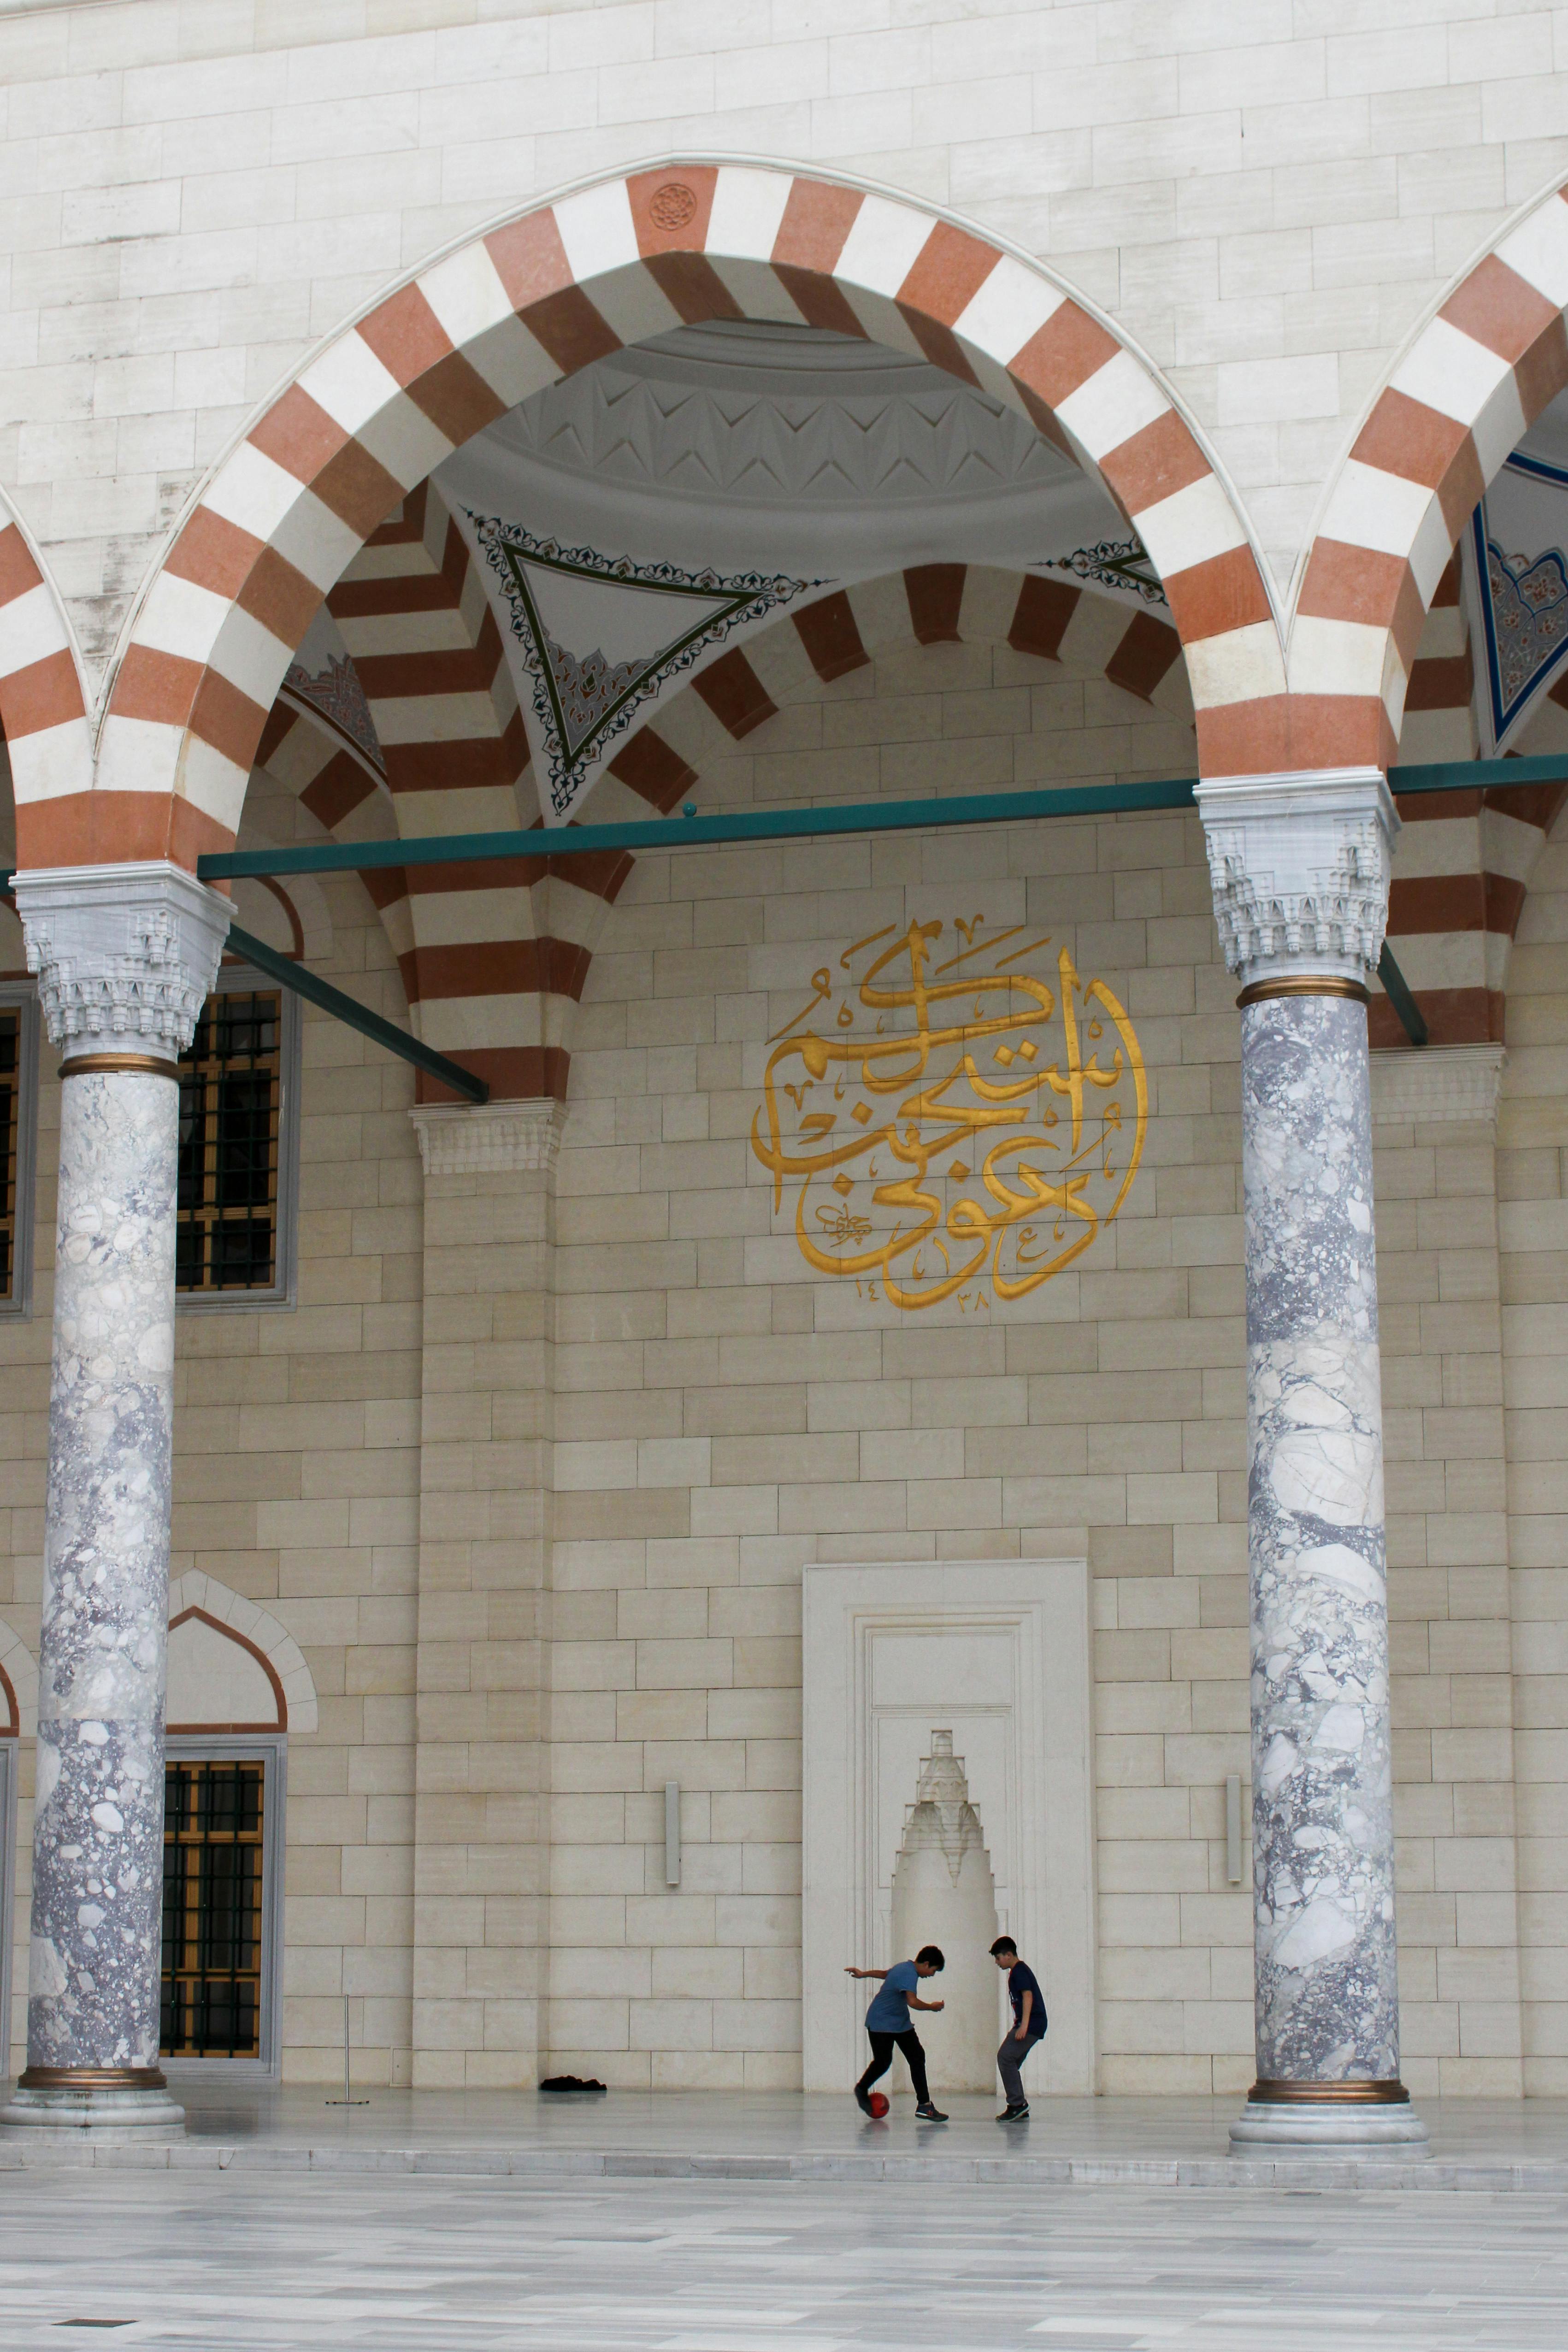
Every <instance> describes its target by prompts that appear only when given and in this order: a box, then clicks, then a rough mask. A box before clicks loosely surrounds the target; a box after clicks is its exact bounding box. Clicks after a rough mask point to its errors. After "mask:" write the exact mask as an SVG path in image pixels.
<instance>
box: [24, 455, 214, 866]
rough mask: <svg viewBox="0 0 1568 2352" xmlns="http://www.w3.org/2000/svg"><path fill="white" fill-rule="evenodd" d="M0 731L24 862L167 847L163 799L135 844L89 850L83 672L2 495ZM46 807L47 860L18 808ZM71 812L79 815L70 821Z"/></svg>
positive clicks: (166, 850)
mask: <svg viewBox="0 0 1568 2352" xmlns="http://www.w3.org/2000/svg"><path fill="white" fill-rule="evenodd" d="M0 730H4V733H5V749H6V751H7V754H8V755H9V758H10V762H11V782H12V788H13V791H14V793H15V794H16V803H17V843H18V852H19V855H20V856H21V858H22V860H23V862H24V863H32V864H36V865H43V864H45V863H46V862H52V863H54V864H57V865H62V866H63V865H68V864H71V863H74V862H76V861H78V860H86V861H90V860H91V859H92V858H93V857H94V856H95V855H96V856H103V855H106V854H107V855H109V856H115V855H121V854H123V855H125V856H169V855H171V854H172V847H171V844H170V841H169V839H168V837H167V835H163V834H160V832H159V831H158V827H159V825H160V824H163V825H169V824H174V823H175V822H176V821H177V820H176V819H175V818H174V812H173V811H172V809H170V808H169V807H168V806H167V805H165V807H164V808H163V811H162V812H161V813H160V814H158V815H155V816H154V818H153V832H152V833H151V834H149V835H145V836H142V845H139V846H138V847H137V848H135V849H132V850H128V851H125V852H123V853H120V852H116V851H110V852H107V853H105V852H102V851H97V850H96V849H95V844H94V840H93V830H94V828H93V825H92V823H91V821H90V818H89V813H88V811H87V810H86V809H85V808H83V809H81V810H80V811H79V814H78V813H77V808H76V804H77V803H78V802H79V800H80V799H82V797H83V796H84V795H85V792H86V788H87V786H88V785H89V784H90V782H91V779H92V743H91V738H90V734H89V728H88V719H87V704H86V701H85V699H84V698H83V695H82V687H81V672H80V670H79V668H78V667H77V657H76V651H75V648H74V646H72V644H71V637H70V631H69V629H68V626H67V625H66V617H65V614H64V611H63V609H62V607H61V604H60V600H59V597H58V594H57V593H56V591H55V587H54V583H52V582H51V581H50V580H49V579H48V578H47V575H46V573H45V572H44V568H43V565H42V564H41V562H39V560H38V557H37V553H36V552H35V551H34V549H33V546H32V544H31V542H30V541H29V540H28V539H27V537H26V533H25V532H24V531H23V530H22V528H21V526H20V524H19V523H17V522H16V520H15V519H14V518H12V517H11V515H10V510H9V507H8V505H7V504H6V502H5V499H4V494H3V493H0ZM24 806H26V807H27V808H28V809H38V810H45V809H47V810H48V812H49V815H48V818H47V821H46V822H45V826H44V830H45V831H46V833H47V849H48V859H47V861H46V859H45V858H44V857H43V856H32V854H31V852H32V849H33V845H34V841H35V837H36V835H37V832H38V820H37V819H36V818H24V817H23V816H22V814H21V810H22V808H23V807H24ZM68 810H70V811H71V812H72V814H73V815H75V816H76V822H74V823H73V821H72V815H68V814H67V811H68Z"/></svg>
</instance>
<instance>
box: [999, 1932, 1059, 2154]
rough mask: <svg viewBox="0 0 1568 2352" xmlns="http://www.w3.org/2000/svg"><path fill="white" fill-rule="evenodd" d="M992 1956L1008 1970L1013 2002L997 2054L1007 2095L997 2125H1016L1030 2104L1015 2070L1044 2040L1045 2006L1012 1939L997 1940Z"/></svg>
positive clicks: (1019, 2075) (1026, 2113)
mask: <svg viewBox="0 0 1568 2352" xmlns="http://www.w3.org/2000/svg"><path fill="white" fill-rule="evenodd" d="M991 1957H992V1958H993V1959H994V1961H995V1963H996V1965H997V1967H998V1968H999V1969H1006V1971H1007V1990H1008V1993H1009V1994H1010V1996H1011V1998H1012V2002H1013V2022H1012V2024H1011V2025H1010V2026H1009V2027H1008V2029H1007V2031H1006V2032H1005V2034H1004V2035H1003V2036H1002V2047H1001V2049H1000V2050H998V2052H997V2053H996V2070H997V2072H998V2074H1000V2075H1001V2077H1002V2088H1003V2089H1004V2091H1005V2093H1006V2095H1007V2104H1006V2105H1005V2107H1004V2109H1003V2110H1002V2113H1001V2114H1000V2115H999V2116H997V2118H996V2120H997V2122H998V2123H999V2124H1019V2123H1022V2122H1023V2121H1024V2120H1025V2118H1026V2116H1027V2115H1028V2112H1029V2102H1028V2100H1027V2099H1026V2097H1025V2096H1024V2078H1023V2076H1022V2075H1021V2074H1020V2073H1019V2072H1018V2069H1019V2068H1020V2066H1022V2064H1023V2063H1024V2061H1025V2059H1026V2057H1027V2056H1028V2054H1029V2053H1030V2051H1031V2050H1033V2049H1034V2048H1035V2047H1036V2045H1037V2043H1039V2042H1043V2041H1044V2040H1045V2038H1046V2004H1045V2000H1044V1997H1043V1995H1042V1994H1041V1991H1040V1980H1039V1979H1038V1977H1037V1976H1036V1974H1035V1971H1034V1969H1032V1968H1030V1966H1029V1964H1028V1962H1027V1961H1026V1960H1021V1959H1020V1958H1018V1947H1017V1945H1016V1943H1015V1942H1014V1941H1013V1938H1012V1937H1011V1936H998V1937H997V1938H996V1941H995V1942H994V1944H993V1945H992V1947H991Z"/></svg>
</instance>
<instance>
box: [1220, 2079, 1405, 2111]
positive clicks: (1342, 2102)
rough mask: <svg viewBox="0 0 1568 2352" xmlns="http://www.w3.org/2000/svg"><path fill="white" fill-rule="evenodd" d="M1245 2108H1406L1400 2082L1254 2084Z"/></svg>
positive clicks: (1403, 2090)
mask: <svg viewBox="0 0 1568 2352" xmlns="http://www.w3.org/2000/svg"><path fill="white" fill-rule="evenodd" d="M1247 2104H1248V2105H1257V2106H1268V2107H1311V2106H1339V2107H1344V2106H1352V2107H1407V2106H1408V2105H1410V2094H1409V2092H1408V2091H1407V2090H1406V2089H1405V2085H1404V2084H1403V2083H1401V2082H1398V2081H1394V2082H1392V2083H1263V2082H1258V2083H1254V2084H1253V2086H1252V2088H1251V2090H1250V2091H1248V2093H1247Z"/></svg>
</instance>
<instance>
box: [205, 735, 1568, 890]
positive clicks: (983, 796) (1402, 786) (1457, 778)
mask: <svg viewBox="0 0 1568 2352" xmlns="http://www.w3.org/2000/svg"><path fill="white" fill-rule="evenodd" d="M1388 782H1389V785H1390V788H1391V790H1393V791H1394V792H1395V793H1451V792H1463V791H1468V792H1474V791H1478V790H1480V789H1483V788H1484V787H1486V786H1488V785H1498V784H1534V783H1560V782H1568V756H1563V755H1559V756H1557V757H1555V758H1553V757H1544V758H1542V759H1532V760H1454V761H1439V762H1436V763H1434V764H1424V765H1421V766H1415V767H1408V768H1391V769H1390V770H1389V772H1388ZM1196 783H1197V779H1196V778H1195V777H1194V776H1167V777H1163V778H1160V779H1156V780H1154V781H1152V782H1145V783H1127V784H1066V785H1059V786H1057V787H1055V788H1054V789H1051V790H1049V791H1044V792H1033V793H970V794H966V795H964V796H963V797H962V798H959V799H953V800H935V799H931V800H918V801H851V802H848V803H844V804H842V805H840V806H838V807H837V808H834V807H826V808H803V809H754V810H741V811H737V812H736V813H735V814H731V815H719V816H699V815H698V814H696V812H695V811H693V813H692V814H690V815H689V816H679V817H655V818H651V819H648V820H647V821H638V822H634V823H631V824H574V825H560V826H555V827H552V828H551V829H550V830H549V831H548V832H546V831H545V830H544V829H543V828H542V827H541V826H539V825H533V826H531V827H530V828H529V829H528V830H527V831H526V832H522V831H520V832H509V833H449V834H433V835H425V836H424V837H423V838H420V839H414V840H408V841H357V842H346V841H316V842H299V843H296V844H294V845H293V846H291V847H289V848H278V849H230V850H222V851H216V852H214V853H212V854H211V855H209V856H205V857H202V858H199V859H198V860H197V864H196V871H197V873H198V874H199V875H200V876H201V877H202V879H203V881H204V882H218V881H229V880H233V879H236V878H237V877H240V876H242V875H256V874H343V873H359V874H366V873H373V872H375V871H377V870H378V869H384V868H386V867H388V866H455V865H486V864H489V863H490V862H492V861H494V860H498V859H518V858H527V859H531V860H534V861H542V860H543V859H545V858H548V859H550V860H551V861H552V862H553V861H554V860H556V859H557V858H563V857H589V856H595V854H597V853H601V852H604V851H608V850H629V851H634V852H635V851H638V850H642V851H647V850H658V849H700V848H712V847H716V846H718V845H721V844H724V843H733V842H762V841H813V840H820V839H823V838H826V837H830V836H832V835H838V834H868V833H924V832H928V831H932V830H936V829H938V828H940V827H942V826H946V825H972V824H1024V823H1027V822H1030V821H1031V820H1037V819H1040V818H1046V817H1063V816H1131V815H1137V814H1148V813H1150V812H1152V811H1154V810H1159V809H1185V808H1191V807H1192V805H1193V803H1194V799H1195V797H1196V793H1195V786H1196Z"/></svg>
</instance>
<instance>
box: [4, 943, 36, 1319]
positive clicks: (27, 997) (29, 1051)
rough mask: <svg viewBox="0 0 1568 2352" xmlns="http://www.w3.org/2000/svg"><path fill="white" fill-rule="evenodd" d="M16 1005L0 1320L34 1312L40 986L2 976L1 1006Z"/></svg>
mask: <svg viewBox="0 0 1568 2352" xmlns="http://www.w3.org/2000/svg"><path fill="white" fill-rule="evenodd" d="M13 1006H15V1007H16V1010H17V1012H18V1013H19V1014H20V1019H19V1021H18V1024H17V1032H16V1220H15V1223H14V1225H13V1228H12V1239H13V1245H14V1246H13V1255H12V1264H13V1267H14V1269H15V1272H14V1276H13V1279H12V1284H11V1296H10V1297H8V1298H0V1322H10V1323H26V1322H29V1321H30V1320H31V1318H32V1313H33V1254H34V1249H35V1245H36V1244H35V1236H36V1231H37V1192H38V1046H39V1023H38V992H37V988H35V986H34V985H33V982H31V981H30V980H5V981H0V1011H4V1012H8V1011H9V1010H10V1009H11V1008H12V1007H13Z"/></svg>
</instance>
